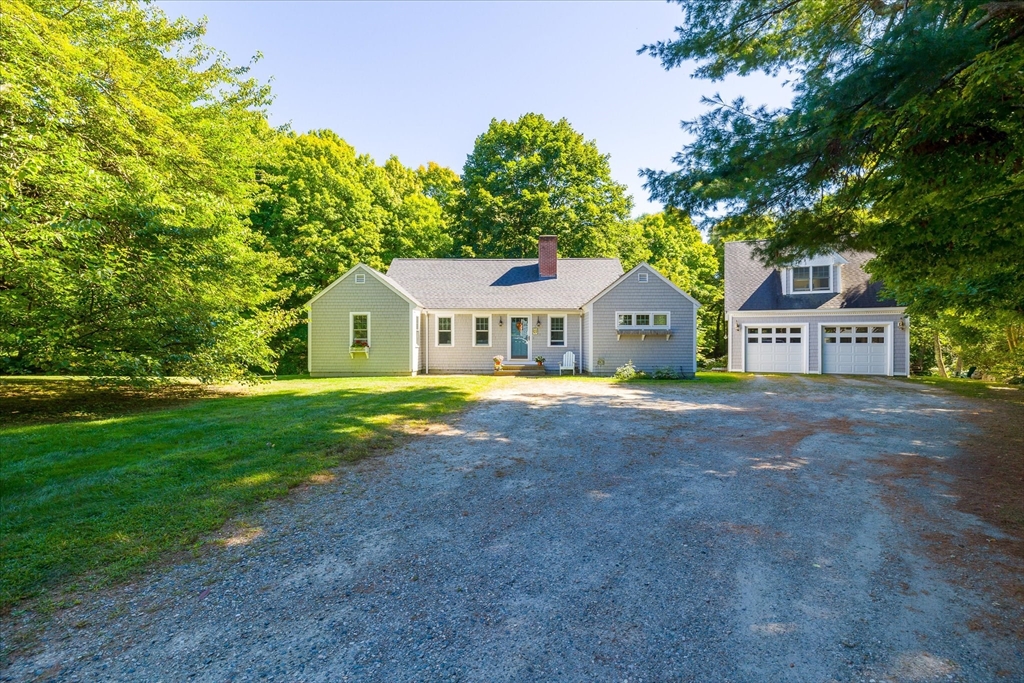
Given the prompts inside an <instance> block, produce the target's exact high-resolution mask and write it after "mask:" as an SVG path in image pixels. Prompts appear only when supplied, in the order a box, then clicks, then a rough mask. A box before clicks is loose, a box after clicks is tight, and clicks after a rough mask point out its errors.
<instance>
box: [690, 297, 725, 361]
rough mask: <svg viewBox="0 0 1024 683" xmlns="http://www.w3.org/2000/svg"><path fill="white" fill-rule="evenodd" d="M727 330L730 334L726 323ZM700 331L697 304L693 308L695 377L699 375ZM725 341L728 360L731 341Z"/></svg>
mask: <svg viewBox="0 0 1024 683" xmlns="http://www.w3.org/2000/svg"><path fill="white" fill-rule="evenodd" d="M725 331H726V334H728V332H729V326H728V325H726V327H725ZM698 332H699V330H698V329H697V307H696V306H695V307H694V308H693V376H694V377H696V376H697V341H698V339H699V337H700V335H699V334H698ZM725 343H726V347H725V351H726V353H725V358H726V361H728V359H729V346H728V344H729V341H728V339H726V342H725Z"/></svg>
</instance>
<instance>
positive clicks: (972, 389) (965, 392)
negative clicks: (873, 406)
mask: <svg viewBox="0 0 1024 683" xmlns="http://www.w3.org/2000/svg"><path fill="white" fill-rule="evenodd" d="M909 381H911V382H914V383H918V384H927V385H929V386H933V387H937V388H939V389H945V390H947V391H952V392H953V393H955V394H960V395H961V396H966V397H968V398H996V399H1000V400H1003V401H1009V402H1010V403H1017V404H1019V405H1024V390H1022V389H1021V387H1020V386H1019V385H1016V386H1011V385H1009V384H1000V383H999V382H983V381H981V380H977V379H943V378H941V377H931V376H929V377H911V378H910V380H909Z"/></svg>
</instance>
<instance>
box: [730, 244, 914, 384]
mask: <svg viewBox="0 0 1024 683" xmlns="http://www.w3.org/2000/svg"><path fill="white" fill-rule="evenodd" d="M758 247H759V243H758V242H729V243H727V244H726V245H725V319H726V325H727V329H728V335H729V339H728V350H729V363H728V365H729V369H730V370H733V371H735V372H770V373H777V372H778V373H783V372H785V373H809V374H818V373H825V374H840V375H907V374H909V373H910V320H909V318H907V315H906V309H905V308H903V307H902V306H898V305H897V302H895V301H892V300H890V299H885V298H883V297H882V296H881V292H882V283H880V282H876V281H873V280H872V279H871V277H870V275H869V274H868V272H867V270H866V269H865V265H866V264H867V263H868V262H869V261H870V260H871V254H867V253H863V252H852V251H845V252H843V253H841V254H840V253H827V254H817V255H813V256H810V257H808V258H805V259H803V260H800V261H796V262H793V263H791V264H789V265H787V266H784V267H778V268H776V267H771V266H767V265H765V264H764V263H763V262H762V261H761V260H760V259H759V257H758V253H757V249H758Z"/></svg>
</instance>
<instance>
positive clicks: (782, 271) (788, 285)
mask: <svg viewBox="0 0 1024 683" xmlns="http://www.w3.org/2000/svg"><path fill="white" fill-rule="evenodd" d="M846 263H849V261H847V260H846V259H845V258H843V257H842V256H840V255H839V254H837V253H835V252H832V253H829V254H820V255H818V256H813V257H811V258H805V259H803V260H801V261H795V262H793V263H790V264H789V265H787V266H785V267H782V268H779V269H778V270H779V277H780V278H781V279H782V282H781V284H782V294H783V295H784V296H791V295H797V294H828V293H832V294H838V293H839V292H841V291H843V289H842V284H841V277H840V274H839V273H840V271H841V270H842V269H841V268H839V267H838V266H842V265H843V264H846ZM815 266H828V289H814V267H815ZM794 268H809V269H810V270H809V271H808V273H807V274H808V284H809V285H810V289H801V290H800V291H797V290H795V289H793V269H794Z"/></svg>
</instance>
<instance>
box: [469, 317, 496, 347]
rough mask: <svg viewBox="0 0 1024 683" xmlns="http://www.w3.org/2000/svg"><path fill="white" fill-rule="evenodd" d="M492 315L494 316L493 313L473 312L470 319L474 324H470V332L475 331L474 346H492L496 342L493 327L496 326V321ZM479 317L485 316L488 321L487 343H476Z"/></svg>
mask: <svg viewBox="0 0 1024 683" xmlns="http://www.w3.org/2000/svg"><path fill="white" fill-rule="evenodd" d="M492 316H493V314H492V313H473V314H471V315H470V318H469V319H470V320H472V321H473V324H472V325H470V332H472V333H473V337H472V342H473V346H475V347H477V348H478V349H485V348H490V347H491V345H492V344H493V343H494V330H493V329H491V328H492V327H494V321H493V320H492V319H491V318H492ZM478 318H483V319H484V320H486V321H487V343H486V344H477V343H476V333H477V329H476V321H477V319H478Z"/></svg>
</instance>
